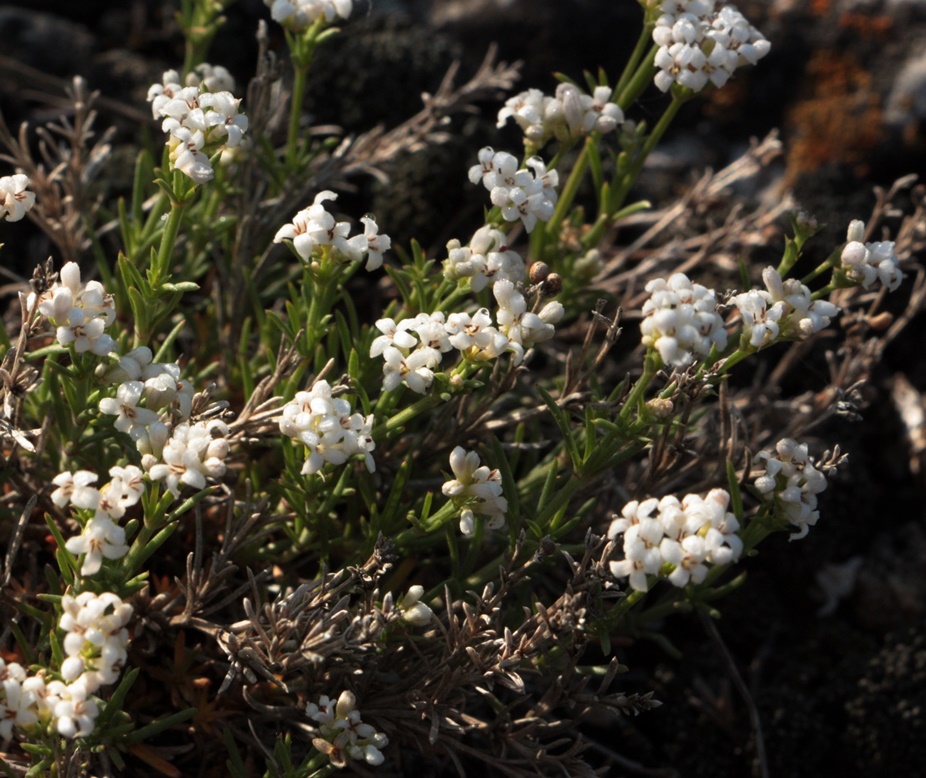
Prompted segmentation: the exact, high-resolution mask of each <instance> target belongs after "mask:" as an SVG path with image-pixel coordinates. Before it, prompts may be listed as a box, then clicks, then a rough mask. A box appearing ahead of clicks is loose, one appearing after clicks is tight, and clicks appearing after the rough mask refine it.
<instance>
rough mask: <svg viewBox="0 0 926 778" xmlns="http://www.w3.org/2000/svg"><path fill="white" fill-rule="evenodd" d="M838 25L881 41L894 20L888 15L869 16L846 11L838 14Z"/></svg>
mask: <svg viewBox="0 0 926 778" xmlns="http://www.w3.org/2000/svg"><path fill="white" fill-rule="evenodd" d="M839 26H840V27H842V28H843V29H846V30H853V31H854V32H857V33H858V34H859V35H860V36H862V37H865V38H874V39H875V40H879V41H883V40H886V39H887V35H888V33H889V32H890V31H891V27H893V26H894V21H893V19H891V17H890V16H870V15H869V14H861V13H853V12H851V11H846V12H844V13H842V14H840V16H839Z"/></svg>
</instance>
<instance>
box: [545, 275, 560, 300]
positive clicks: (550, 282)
mask: <svg viewBox="0 0 926 778" xmlns="http://www.w3.org/2000/svg"><path fill="white" fill-rule="evenodd" d="M562 288H563V278H562V276H561V275H560V274H559V273H550V275H548V276H547V280H546V281H544V282H543V293H544V294H548V295H554V294H559V293H560V291H562Z"/></svg>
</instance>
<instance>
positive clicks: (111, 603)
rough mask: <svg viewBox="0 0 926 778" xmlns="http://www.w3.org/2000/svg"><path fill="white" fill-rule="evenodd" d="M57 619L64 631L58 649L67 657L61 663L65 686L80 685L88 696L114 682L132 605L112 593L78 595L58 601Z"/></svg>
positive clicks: (125, 643) (124, 654) (122, 657)
mask: <svg viewBox="0 0 926 778" xmlns="http://www.w3.org/2000/svg"><path fill="white" fill-rule="evenodd" d="M61 609H62V611H63V612H62V614H61V620H60V621H59V622H58V626H59V627H60V628H61V629H63V630H64V631H65V633H66V634H65V636H64V641H63V642H62V644H61V645H62V648H63V649H64V653H65V654H66V655H67V659H65V660H64V661H63V662H62V663H61V677H62V678H64V680H65V681H67V682H68V683H72V684H73V683H79V684H83V685H84V686H85V687H86V689H87V691H88V692H90V693H93V692H95V691H96V690H97V689H99V688H100V687H101V686H106V685H108V684H111V683H115V682H116V681H118V680H119V675H120V674H121V672H122V668H123V667H124V665H125V661H126V659H127V657H128V653H127V651H126V649H127V647H128V644H129V632H128V630H127V629H126V628H125V627H126V625H127V624H128V623H129V621H130V620H131V619H132V606H131V605H129V604H128V603H126V602H123V601H122V600H121V599H120V598H119V596H118V595H116V594H113V593H112V592H104V593H103V594H95V593H93V592H81V593H80V594H78V595H77V596H76V597H72V596H70V595H68V594H66V595H64V596H63V597H62V598H61Z"/></svg>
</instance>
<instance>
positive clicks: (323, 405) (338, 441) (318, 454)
mask: <svg viewBox="0 0 926 778" xmlns="http://www.w3.org/2000/svg"><path fill="white" fill-rule="evenodd" d="M279 425H280V431H281V432H282V433H283V434H284V435H287V436H289V437H291V438H294V439H296V440H299V441H300V442H302V443H303V445H305V447H306V450H307V452H308V456H307V457H306V461H305V464H304V465H303V468H302V473H303V475H311V474H313V473H317V472H318V471H319V470H321V468H322V467H323V465H324V464H325V463H326V462H328V463H330V464H333V465H342V464H344V463H345V462H346V461H347V460H348V459H349V458H350V457H351V456H353V455H354V454H363V456H364V461H365V464H366V467H367V470H369V472H371V473H372V472H374V471H375V469H376V465H375V463H374V461H373V455H372V452H373V450H374V449H375V448H376V444H375V442H374V441H373V437H372V430H373V415H372V414H370V415H368V416H363V415H362V414H359V413H352V409H351V404H350V402H348V400H347V399H345V398H343V397H337V398H336V397H333V396H332V390H331V386H330V385H329V384H328V382H327V381H316V382H315V384H314V385H313V386H312V389H311V391H308V392H297V393H296V396H295V397H294V398H293V399H292V400H291V401H290V402H288V403H287V404H286V405H285V406H283V413H282V416H281V417H280V422H279Z"/></svg>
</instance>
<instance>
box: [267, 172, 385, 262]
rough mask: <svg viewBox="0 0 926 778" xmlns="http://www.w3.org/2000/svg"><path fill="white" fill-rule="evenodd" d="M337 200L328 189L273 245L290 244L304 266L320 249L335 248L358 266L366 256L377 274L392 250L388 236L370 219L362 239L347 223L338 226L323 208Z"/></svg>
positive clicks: (282, 230)
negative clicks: (384, 257)
mask: <svg viewBox="0 0 926 778" xmlns="http://www.w3.org/2000/svg"><path fill="white" fill-rule="evenodd" d="M337 198H338V196H337V195H336V194H335V193H334V192H330V191H328V190H327V189H326V190H325V191H323V192H319V193H318V194H317V195H315V201H314V202H313V203H312V205H310V206H309V207H308V208H304V209H303V210H301V211H299V213H297V214H296V215H295V216H294V217H293V220H292V222H291V223H289V224H285V225H283V226H282V227H280V229H279V230H277V234H276V235H275V236H274V238H273V242H274V243H282V242H283V241H284V240H291V241H292V242H293V248H294V249H296V253H297V254H298V255H299V256H300V257H302V259H303V260H304V261H305V262H308V261H310V260H311V258H312V254H313V253H314V252H315V249H316V248H318V247H320V246H332V247H333V248H334V249H336V250H337V251H338V252H339V253H340V254H341V256H343V257H344V258H345V259H346V260H347V261H349V262H355V261H358V260H360V259H362V258H363V255H364V254H366V256H367V264H366V269H367V270H376V269H377V268H378V267H380V266H381V265H382V264H383V252H384V251H388V250H389V249H390V248H391V247H392V239H391V238H390V237H389V236H388V235H380V234H379V226H378V225H377V224H376V221H375V220H374V219H373V218H372V217H370V216H363V217H361V219H360V221H361V222H362V223H363V235H354V237H352V238H351V237H348V235H349V234H350V224H349V223H348V222H336V221H335V218H334V216H332V215H331V214H330V213H328V211H326V210H325V206H324V205H322V203H324V202H325V201H326V200H337Z"/></svg>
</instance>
